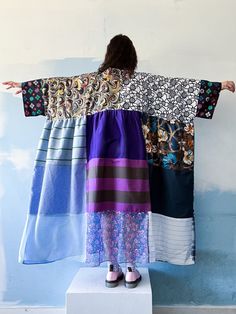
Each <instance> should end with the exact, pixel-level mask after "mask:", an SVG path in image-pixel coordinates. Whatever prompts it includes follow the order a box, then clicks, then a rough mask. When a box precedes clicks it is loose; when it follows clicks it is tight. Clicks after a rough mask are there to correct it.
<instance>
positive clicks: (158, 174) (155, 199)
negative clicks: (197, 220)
mask: <svg viewBox="0 0 236 314" xmlns="http://www.w3.org/2000/svg"><path fill="white" fill-rule="evenodd" d="M149 180H150V181H149V182H150V194H151V208H152V213H157V214H161V215H164V216H167V217H172V218H193V216H194V209H193V171H189V170H170V169H164V168H162V167H159V166H153V165H152V164H149Z"/></svg>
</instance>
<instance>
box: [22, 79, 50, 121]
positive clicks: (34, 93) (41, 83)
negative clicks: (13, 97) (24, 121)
mask: <svg viewBox="0 0 236 314" xmlns="http://www.w3.org/2000/svg"><path fill="white" fill-rule="evenodd" d="M47 86H48V84H47V79H36V80H31V81H26V82H21V88H22V99H23V109H24V114H25V116H26V117H35V116H39V115H42V116H45V115H46V97H47V96H46V95H47V94H46V91H47Z"/></svg>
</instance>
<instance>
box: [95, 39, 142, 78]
mask: <svg viewBox="0 0 236 314" xmlns="http://www.w3.org/2000/svg"><path fill="white" fill-rule="evenodd" d="M136 66H137V54H136V50H135V48H134V45H133V43H132V41H131V40H130V39H129V37H128V36H126V35H123V34H119V35H116V36H114V37H113V38H112V39H111V40H110V42H109V44H108V45H107V51H106V55H105V59H104V61H103V63H102V64H101V65H100V66H99V69H98V72H100V73H101V72H103V71H105V70H106V69H107V68H109V67H112V68H118V69H125V70H128V72H129V73H130V75H131V74H133V72H134V70H135V68H136Z"/></svg>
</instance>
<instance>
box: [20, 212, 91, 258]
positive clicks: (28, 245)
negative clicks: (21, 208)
mask: <svg viewBox="0 0 236 314" xmlns="http://www.w3.org/2000/svg"><path fill="white" fill-rule="evenodd" d="M86 220H87V216H86V213H83V214H75V215H72V214H70V215H51V216H48V215H38V216H36V215H30V214H28V215H27V221H26V225H25V229H24V232H23V236H22V239H21V244H20V249H19V258H18V261H19V262H20V263H23V264H37V263H49V262H53V261H56V260H59V259H62V258H66V257H70V256H74V255H76V256H77V259H78V261H81V262H84V259H85V248H86V247H85V242H86V225H87V223H86Z"/></svg>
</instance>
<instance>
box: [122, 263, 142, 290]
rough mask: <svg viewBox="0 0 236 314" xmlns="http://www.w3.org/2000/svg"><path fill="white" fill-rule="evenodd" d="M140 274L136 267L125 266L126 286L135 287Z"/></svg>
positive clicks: (139, 279) (140, 277)
mask: <svg viewBox="0 0 236 314" xmlns="http://www.w3.org/2000/svg"><path fill="white" fill-rule="evenodd" d="M141 279H142V276H141V274H140V273H139V271H138V270H137V269H132V267H127V271H126V274H125V286H126V288H135V287H136V286H137V285H138V283H139V282H140V281H141Z"/></svg>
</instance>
